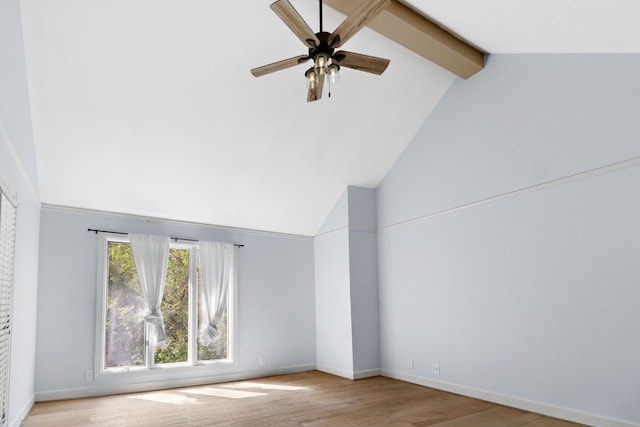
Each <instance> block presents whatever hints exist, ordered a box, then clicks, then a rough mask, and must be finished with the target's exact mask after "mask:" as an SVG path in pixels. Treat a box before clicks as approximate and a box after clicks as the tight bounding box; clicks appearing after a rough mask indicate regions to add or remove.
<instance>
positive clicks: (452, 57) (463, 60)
mask: <svg viewBox="0 0 640 427" xmlns="http://www.w3.org/2000/svg"><path fill="white" fill-rule="evenodd" d="M360 1H362V0H324V3H325V4H326V5H327V6H330V7H331V8H333V9H335V10H337V11H338V12H341V13H343V14H345V15H349V13H351V11H352V10H354V9H355V7H356V6H357V4H358V3H359V2H360ZM368 27H369V28H371V29H372V30H374V31H376V32H378V33H380V34H382V35H383V36H385V37H387V38H389V39H390V40H393V41H395V42H396V43H398V44H400V45H402V46H404V47H406V48H407V49H409V50H412V51H413V52H415V53H417V54H418V55H420V56H422V57H424V58H426V59H428V60H429V61H431V62H433V63H435V64H438V65H439V66H441V67H443V68H445V69H447V70H449V71H451V72H452V73H454V74H456V75H458V76H460V77H462V78H463V79H468V78H469V77H471V76H473V75H474V74H476V73H477V72H478V71H480V70H482V69H483V68H484V53H483V52H481V51H479V50H478V49H476V48H475V47H473V46H471V45H469V44H468V43H466V42H464V41H463V40H461V39H459V38H457V37H456V36H454V35H453V34H451V33H450V32H448V31H446V30H445V29H443V28H442V27H440V26H439V25H437V24H436V23H434V22H432V21H430V20H429V19H427V18H425V17H424V16H423V15H420V14H419V13H417V12H416V11H414V10H413V9H411V8H409V7H407V6H405V5H404V4H402V3H400V2H399V1H398V0H392V1H391V4H390V5H389V7H388V8H386V9H385V10H384V11H383V12H382V13H380V15H378V16H377V17H376V18H375V19H374V20H373V21H371V22H370V23H369V24H368Z"/></svg>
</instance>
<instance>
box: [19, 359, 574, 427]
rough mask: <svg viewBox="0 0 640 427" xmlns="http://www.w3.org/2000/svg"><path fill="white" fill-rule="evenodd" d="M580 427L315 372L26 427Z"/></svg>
mask: <svg viewBox="0 0 640 427" xmlns="http://www.w3.org/2000/svg"><path fill="white" fill-rule="evenodd" d="M578 425H579V424H574V423H570V422H567V421H562V420H557V419H554V418H549V417H545V416H543V415H539V414H535V413H531V412H526V411H521V410H518V409H513V408H509V407H506V406H500V405H495V404H492V403H488V402H484V401H481V400H476V399H472V398H469V397H464V396H459V395H456V394H451V393H446V392H443V391H438V390H434V389H430V388H427V387H422V386H419V385H415V384H410V383H406V382H402V381H397V380H393V379H390V378H384V377H375V378H368V379H363V380H357V381H350V380H346V379H343V378H339V377H335V376H333V375H328V374H324V373H321V372H317V371H312V372H303V373H299V374H291V375H281V376H276V377H269V378H260V379H256V380H250V381H239V382H232V383H224V384H212V385H207V386H198V387H187V388H179V389H171V390H161V391H154V392H146V393H134V394H126V395H117V396H107V397H99V398H86V399H75V400H66V401H57V402H41V403H36V404H35V405H34V407H33V409H32V410H31V413H30V414H29V416H28V417H27V418H26V419H25V420H24V422H23V424H22V426H24V427H36V426H37V427H53V426H55V427H59V426H64V427H70V426H110V427H111V426H114V427H116V426H117V427H120V426H278V427H280V426H281V427H294V426H323V427H325V426H331V427H337V426H394V427H408V426H416V427H417V426H437V427H445V426H446V427H453V426H474V427H484V426H486V427H500V426H509V427H510V426H529V427H543V426H544V427H569V426H578Z"/></svg>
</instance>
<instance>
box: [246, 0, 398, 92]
mask: <svg viewBox="0 0 640 427" xmlns="http://www.w3.org/2000/svg"><path fill="white" fill-rule="evenodd" d="M390 3H391V0H372V1H367V0H362V1H361V3H360V4H359V6H358V7H357V8H356V9H355V10H354V11H353V12H352V13H351V14H350V15H349V16H347V17H346V18H345V20H344V21H342V23H341V24H340V25H339V26H338V28H336V30H335V31H334V32H333V33H328V32H326V31H323V30H322V0H320V31H319V32H317V33H314V32H313V30H312V29H311V27H309V25H308V24H307V23H306V22H305V21H304V20H303V19H302V17H301V16H300V14H299V13H298V11H296V9H295V8H294V7H293V5H291V3H290V2H289V0H277V1H276V2H274V3H272V4H271V9H272V10H273V11H274V12H275V13H276V15H278V16H279V17H280V19H282V21H283V22H284V23H285V24H286V25H287V26H288V27H289V28H290V29H291V31H293V33H294V34H295V35H296V36H297V37H298V38H299V39H300V40H301V41H302V42H303V43H304V44H305V45H306V46H307V47H308V49H309V52H308V54H307V55H300V56H295V57H293V58H289V59H285V60H282V61H278V62H274V63H272V64H268V65H264V66H262V67H258V68H254V69H252V70H251V74H253V75H254V76H255V77H260V76H264V75H265V74H270V73H273V72H275V71H280V70H284V69H286V68H290V67H294V66H296V65H299V64H304V63H305V62H307V61H309V60H310V59H312V60H313V67H311V68H309V69H308V70H307V71H306V72H305V74H304V75H305V77H306V78H307V88H308V90H307V102H312V101H317V100H319V99H320V98H321V97H322V90H323V87H324V81H325V79H327V80H328V82H329V88H331V86H332V85H335V84H337V83H338V82H339V81H340V67H341V66H342V67H347V68H352V69H354V70H359V71H365V72H368V73H373V74H378V75H380V74H382V73H383V72H384V70H386V69H387V66H388V65H389V62H390V61H389V60H388V59H384V58H377V57H375V56H369V55H363V54H359V53H353V52H347V51H345V50H339V51H336V49H337V48H339V47H340V46H342V45H343V44H344V43H345V42H346V41H347V40H349V39H350V38H351V37H352V36H353V35H354V34H356V33H357V32H358V31H360V30H361V29H362V27H364V26H365V25H367V23H368V22H369V21H371V20H372V19H373V18H375V17H376V16H377V15H378V14H379V13H380V12H382V11H383V10H384V9H385V8H386V7H387V6H389V4H390ZM329 96H331V91H330V89H329Z"/></svg>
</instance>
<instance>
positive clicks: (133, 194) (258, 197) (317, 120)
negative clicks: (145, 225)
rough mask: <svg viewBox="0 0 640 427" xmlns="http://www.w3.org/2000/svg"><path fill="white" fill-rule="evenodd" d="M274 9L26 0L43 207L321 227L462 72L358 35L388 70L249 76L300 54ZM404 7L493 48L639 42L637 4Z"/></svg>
mask: <svg viewBox="0 0 640 427" xmlns="http://www.w3.org/2000/svg"><path fill="white" fill-rule="evenodd" d="M270 3H271V0H261V1H253V2H242V1H229V2H219V1H215V2H214V1H203V0H180V1H176V0H162V1H158V0H109V1H107V0H92V1H87V0H23V1H22V3H21V7H22V20H23V31H24V39H25V53H26V58H27V71H28V82H29V90H30V94H31V108H32V119H33V127H34V137H35V146H36V158H37V165H38V174H39V181H40V182H39V185H40V191H41V199H42V201H43V203H46V204H52V205H62V206H72V207H80V208H88V209H96V210H105V211H112V212H121V213H131V214H137V215H144V216H150V217H161V218H169V219H179V220H186V221H193V222H200V223H207V224H215V225H225V226H233V227H241V228H249V229H257V230H266V231H274V232H283V233H292V234H300V235H314V234H315V233H316V232H317V230H318V228H319V227H320V226H321V224H322V222H323V220H324V219H325V217H326V216H327V214H328V213H329V212H330V210H331V208H332V207H333V205H334V203H335V202H336V201H337V200H338V198H339V197H340V195H341V194H342V193H343V191H344V190H345V188H346V186H347V185H358V186H364V187H375V186H377V185H378V184H379V182H380V181H381V180H382V179H383V177H384V175H385V174H386V173H387V171H388V170H389V169H390V167H391V166H392V164H393V163H394V161H395V160H396V159H397V157H398V156H399V154H400V153H401V152H402V150H403V149H404V148H405V146H406V145H407V144H408V143H409V141H410V140H411V138H412V137H413V136H414V134H415V133H416V132H417V130H418V128H419V127H420V125H421V124H422V123H423V121H424V120H425V118H426V117H427V116H428V114H429V113H430V112H431V111H432V109H433V108H434V107H435V105H436V104H437V103H438V101H439V99H440V98H441V97H442V96H443V94H444V93H445V92H446V90H447V89H448V88H449V86H450V85H451V83H452V82H453V81H454V79H455V77H454V76H453V75H452V74H451V73H449V72H448V71H445V70H443V69H441V68H439V67H438V66H436V65H434V64H432V63H430V62H429V61H427V60H425V59H424V58H422V57H419V56H418V55H416V54H414V53H412V52H410V51H408V50H406V49H405V48H403V47H401V46H399V45H397V44H396V43H394V42H392V41H390V40H388V39H386V38H385V37H382V36H380V35H379V34H377V33H374V32H372V31H370V30H368V29H364V30H362V31H361V32H360V33H358V34H357V35H356V36H355V37H353V38H352V39H351V40H349V42H348V43H347V44H346V45H345V48H346V49H348V50H350V51H355V52H360V53H365V54H370V55H374V56H381V57H386V58H389V59H391V65H390V66H389V68H388V70H387V71H386V72H385V73H384V74H383V75H382V76H374V75H369V74H367V73H360V72H357V71H354V70H349V69H347V70H343V72H342V81H341V83H340V84H339V85H337V86H336V87H335V88H333V89H332V96H331V98H328V97H326V95H325V98H324V99H323V100H321V101H319V102H315V103H306V102H305V99H306V88H305V80H304V71H305V67H304V66H300V67H294V68H291V69H288V70H284V71H281V72H278V73H275V74H272V75H268V76H264V77H261V78H259V79H256V78H254V77H252V76H251V74H250V73H249V70H250V69H251V68H254V67H256V66H260V65H264V64H267V63H271V62H274V61H277V60H280V59H285V58H289V57H292V56H296V55H300V54H304V53H306V49H305V48H304V46H303V45H302V44H301V43H300V41H299V40H298V39H297V38H296V37H295V36H294V35H293V34H292V33H291V32H290V31H289V29H288V28H287V27H286V26H285V25H284V24H283V23H282V22H281V21H280V19H279V18H278V17H277V16H276V15H275V14H274V13H273V12H272V11H271V10H270V9H269V4H270ZM292 3H293V5H294V6H295V7H296V9H298V11H299V12H300V14H301V15H302V16H303V17H304V18H305V20H307V22H308V23H309V24H310V25H311V27H312V28H314V29H315V28H317V20H318V10H317V2H316V1H311V0H292ZM405 3H406V4H407V5H409V6H410V7H412V8H414V9H416V10H418V11H420V12H421V13H424V14H426V15H429V16H431V17H432V18H433V19H434V20H436V21H437V22H439V23H440V24H441V25H443V26H444V27H447V28H449V29H451V30H452V31H453V32H455V33H457V34H458V35H460V36H461V37H463V38H465V39H467V40H468V41H470V42H471V43H472V44H474V45H476V46H478V47H479V48H481V49H483V50H484V51H487V52H523V53H526V52H592V51H597V52H610V51H625V52H628V51H632V52H638V51H639V50H638V47H639V45H640V38H639V37H638V30H637V27H638V25H635V24H636V23H637V22H640V19H639V18H640V14H639V13H638V12H639V6H638V3H640V2H634V1H623V0H614V1H606V2H605V1H593V0H584V1H583V0H572V1H568V0H560V1H551V0H544V1H532V0H527V1H520V2H513V1H511V0H490V1H485V2H477V1H474V0H411V1H407V2H405ZM480 4H482V6H481V5H480ZM516 4H517V5H518V6H515V5H516ZM612 10H613V11H612ZM343 18H344V17H343V16H342V15H340V14H339V13H337V12H333V11H332V10H329V9H327V10H325V16H324V24H325V28H326V29H328V30H332V29H333V28H335V27H336V26H337V25H338V24H339V23H340V22H341V20H342V19H343ZM603 18H604V20H603ZM594 23H595V24H597V25H594ZM631 23H633V24H634V25H631ZM589 31H591V33H590V32H589ZM584 33H587V34H588V35H589V36H590V37H587V38H585V37H581V36H580V35H583V34H584ZM593 33H595V35H594V34H593ZM629 40H631V41H629Z"/></svg>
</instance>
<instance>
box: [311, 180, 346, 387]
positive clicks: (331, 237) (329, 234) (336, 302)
mask: <svg viewBox="0 0 640 427" xmlns="http://www.w3.org/2000/svg"><path fill="white" fill-rule="evenodd" d="M348 227H349V191H348V190H345V192H344V193H343V194H342V196H341V197H340V199H339V200H338V201H337V202H336V205H335V206H334V208H333V209H332V211H331V212H330V213H329V215H328V216H327V219H326V220H325V223H324V224H323V226H322V227H320V230H321V232H320V233H319V234H318V236H316V237H315V239H314V262H315V295H316V360H317V367H318V369H319V370H322V371H324V372H330V373H332V374H335V375H340V376H343V377H346V378H351V377H352V376H353V335H352V328H351V289H350V286H351V285H350V280H351V279H350V273H349V268H350V266H349V232H348Z"/></svg>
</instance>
